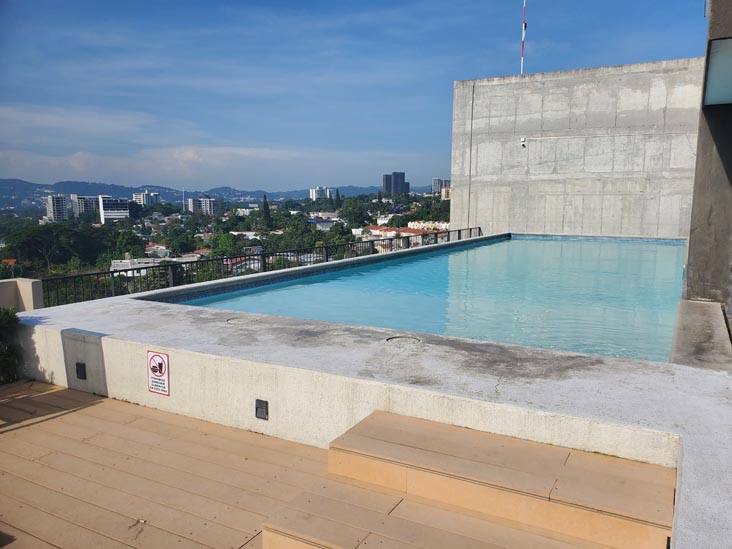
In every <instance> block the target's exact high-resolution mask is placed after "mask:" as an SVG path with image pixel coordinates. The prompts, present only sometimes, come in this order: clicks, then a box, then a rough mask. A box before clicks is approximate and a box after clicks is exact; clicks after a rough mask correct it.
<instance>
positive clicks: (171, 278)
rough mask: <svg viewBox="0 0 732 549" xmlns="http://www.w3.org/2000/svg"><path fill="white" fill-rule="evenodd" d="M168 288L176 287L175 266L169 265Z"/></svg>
mask: <svg viewBox="0 0 732 549" xmlns="http://www.w3.org/2000/svg"><path fill="white" fill-rule="evenodd" d="M167 270H168V288H172V287H173V286H175V278H174V276H173V266H172V265H168V269H167Z"/></svg>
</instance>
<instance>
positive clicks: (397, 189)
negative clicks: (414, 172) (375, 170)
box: [381, 172, 409, 196]
mask: <svg viewBox="0 0 732 549" xmlns="http://www.w3.org/2000/svg"><path fill="white" fill-rule="evenodd" d="M381 190H382V192H383V194H384V195H386V196H394V195H399V194H409V181H405V173H404V172H392V173H391V174H384V177H383V180H382V189H381Z"/></svg>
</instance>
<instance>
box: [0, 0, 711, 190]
mask: <svg viewBox="0 0 732 549" xmlns="http://www.w3.org/2000/svg"><path fill="white" fill-rule="evenodd" d="M514 4H515V5H514ZM696 4H697V3H695V2H691V3H690V2H681V1H672V2H663V3H661V2H660V1H657V2H649V3H646V4H643V5H642V6H641V5H636V4H635V3H633V2H630V1H629V0H624V1H620V2H616V3H613V5H612V6H602V5H596V6H590V7H585V8H582V9H580V8H579V7H578V6H577V5H576V4H575V3H572V2H568V1H565V2H556V3H553V5H552V6H547V5H542V4H541V3H538V2H537V3H532V2H529V12H528V22H529V28H528V34H527V46H526V48H527V58H526V59H527V60H526V72H527V73H532V72H540V71H553V70H567V69H576V68H586V67H594V66H601V65H616V64H621V63H634V62H644V61H653V60H658V59H669V58H674V57H690V56H700V55H702V54H703V53H704V51H703V45H702V43H703V40H702V37H703V36H704V35H705V28H706V20H705V18H704V17H703V3H702V2H699V3H698V4H699V5H696ZM520 22H521V2H519V1H516V2H514V3H508V2H500V3H499V2H492V3H489V4H485V3H481V4H479V3H473V2H462V3H458V4H454V3H451V4H450V5H449V6H448V5H447V4H442V3H435V2H427V3H422V2H420V3H400V4H398V5H396V6H393V5H391V4H387V3H385V2H377V3H372V4H370V5H369V6H368V8H365V7H354V6H349V5H345V6H344V5H342V4H338V3H329V2H319V3H317V4H313V5H310V6H308V8H307V9H302V8H301V7H299V6H298V5H297V4H295V3H290V2H279V3H276V4H272V3H264V2H254V3H250V4H248V5H247V7H246V8H243V7H242V6H241V5H239V4H234V3H226V2H216V3H210V4H206V5H202V4H201V5H199V4H195V3H175V4H173V3H166V2H161V3H156V4H149V3H141V2H130V3H125V4H124V5H121V4H120V5H99V4H98V3H91V2H72V3H68V4H63V5H61V4H55V3H51V2H37V3H34V4H33V5H30V4H27V3H24V2H18V1H7V2H3V3H2V4H0V36H1V37H2V38H0V40H1V41H0V48H2V52H3V54H2V55H0V75H2V76H3V80H4V85H3V86H2V87H0V128H2V129H1V130H0V177H7V178H20V179H26V180H29V181H37V182H42V183H51V182H54V181H60V180H81V181H104V182H108V183H115V184H121V185H138V184H141V183H145V184H152V185H164V186H169V187H176V188H180V187H189V188H196V187H205V186H207V185H208V186H214V185H215V186H218V185H222V186H223V185H226V186H231V187H234V188H238V189H243V188H262V189H263V190H270V191H273V190H291V189H298V188H304V187H308V186H313V185H327V186H330V187H337V186H345V185H358V186H377V185H380V182H381V177H382V174H384V173H387V172H389V171H391V169H392V168H391V167H392V166H399V168H400V169H401V170H404V171H406V172H408V173H410V179H411V181H412V182H413V185H416V186H423V185H428V184H429V182H430V181H431V179H432V178H433V177H440V178H449V177H450V140H451V119H452V83H453V81H454V80H463V79H469V78H476V77H490V76H501V75H506V74H517V73H518V62H519V53H520V30H519V28H520Z"/></svg>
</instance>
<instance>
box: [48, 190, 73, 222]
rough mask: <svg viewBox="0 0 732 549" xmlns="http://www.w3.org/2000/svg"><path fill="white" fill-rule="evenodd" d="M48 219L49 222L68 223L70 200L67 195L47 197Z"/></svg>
mask: <svg viewBox="0 0 732 549" xmlns="http://www.w3.org/2000/svg"><path fill="white" fill-rule="evenodd" d="M46 217H48V220H49V221H52V222H54V223H55V222H57V221H66V220H67V219H68V218H69V199H68V198H67V197H66V196H65V195H62V194H60V195H57V196H48V197H46Z"/></svg>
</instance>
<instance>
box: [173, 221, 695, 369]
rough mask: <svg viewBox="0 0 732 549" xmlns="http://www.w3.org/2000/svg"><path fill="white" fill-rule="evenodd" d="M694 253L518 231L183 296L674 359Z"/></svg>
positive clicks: (674, 244) (677, 246)
mask: <svg viewBox="0 0 732 549" xmlns="http://www.w3.org/2000/svg"><path fill="white" fill-rule="evenodd" d="M683 261H684V246H683V242H682V241H665V242H664V241H644V240H638V241H635V240H630V239H583V238H556V237H551V238H542V237H520V236H519V237H517V236H515V235H514V236H513V237H512V238H511V240H504V241H499V242H494V243H487V244H480V245H472V246H468V247H462V248H457V249H452V250H448V251H435V252H429V253H424V254H421V255H416V256H410V257H404V258H399V259H393V260H389V261H382V262H379V263H375V264H369V265H366V266H358V267H354V268H349V269H344V270H339V271H335V272H328V273H324V274H316V275H312V276H307V277H303V278H297V279H294V280H289V281H286V282H278V283H273V284H267V285H264V286H258V287H255V288H250V289H245V290H239V291H235V292H230V293H224V294H219V295H213V296H207V297H203V298H196V299H189V300H185V301H179V302H180V303H184V304H186V305H196V306H203V307H213V308H218V309H228V310H234V311H246V312H253V313H264V314H272V315H280V316H289V317H296V318H304V319H311V320H325V321H330V322H339V323H346V324H355V325H363V326H378V327H384V328H394V329H398V330H407V331H412V332H427V333H432V334H440V335H448V336H456V337H464V338H471V339H478V340H483V341H493V342H497V343H510V344H515V345H524V346H530V347H541V348H545V349H562V350H567V351H576V352H582V353H591V354H600V355H608V356H616V357H629V358H640V359H646V360H657V361H668V359H669V356H670V353H671V344H672V338H673V326H674V322H675V319H676V308H677V304H678V301H679V299H680V297H681V280H682V274H683Z"/></svg>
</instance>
